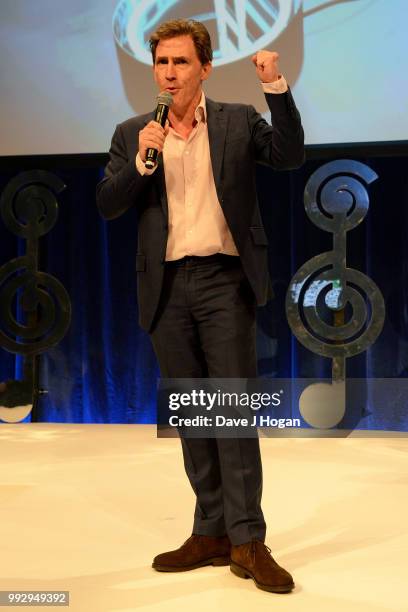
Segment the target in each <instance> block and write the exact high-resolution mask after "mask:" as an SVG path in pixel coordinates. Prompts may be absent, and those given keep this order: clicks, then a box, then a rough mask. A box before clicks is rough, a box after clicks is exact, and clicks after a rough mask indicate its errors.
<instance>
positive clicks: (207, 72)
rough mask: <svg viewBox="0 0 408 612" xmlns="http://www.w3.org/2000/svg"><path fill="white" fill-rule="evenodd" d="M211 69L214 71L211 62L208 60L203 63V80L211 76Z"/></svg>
mask: <svg viewBox="0 0 408 612" xmlns="http://www.w3.org/2000/svg"><path fill="white" fill-rule="evenodd" d="M211 71H212V63H211V62H207V63H206V64H203V65H202V67H201V80H202V81H206V80H207V79H208V77H209V76H210V74H211Z"/></svg>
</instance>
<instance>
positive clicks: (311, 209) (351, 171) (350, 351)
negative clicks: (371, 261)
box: [286, 160, 385, 426]
mask: <svg viewBox="0 0 408 612" xmlns="http://www.w3.org/2000/svg"><path fill="white" fill-rule="evenodd" d="M377 178H378V177H377V175H376V173H375V172H373V170H371V168H369V167H368V166H366V165H364V164H362V163H360V162H356V161H351V160H337V161H333V162H330V163H328V164H325V165H324V166H322V167H321V168H319V169H318V170H317V171H316V172H314V174H312V176H311V177H310V179H309V180H308V182H307V185H306V187H305V191H304V205H305V210H306V213H307V215H308V217H309V218H310V220H311V221H312V222H313V223H314V224H315V225H317V226H318V227H319V228H321V229H322V230H324V231H327V232H330V233H332V234H333V249H332V250H331V251H328V252H326V253H321V254H319V255H316V256H315V257H313V258H312V259H310V260H309V261H307V262H306V263H305V264H304V265H303V266H302V267H301V268H299V270H298V271H297V272H296V273H295V275H294V276H293V278H292V280H291V282H290V285H289V288H288V291H287V294H286V313H287V318H288V322H289V325H290V327H291V329H292V332H293V334H294V335H295V336H296V337H297V339H298V340H299V342H301V343H302V344H303V345H304V346H305V347H306V348H308V349H310V350H311V351H313V352H314V353H317V354H319V355H322V356H324V357H330V358H332V376H333V383H344V381H345V359H346V358H347V357H351V356H353V355H357V354H358V353H361V352H362V351H365V350H366V349H367V348H368V347H369V346H370V345H371V344H372V343H373V342H375V340H376V338H377V337H378V335H379V334H380V332H381V330H382V327H383V324H384V318H385V306H384V299H383V296H382V294H381V292H380V290H379V289H378V287H377V285H376V284H375V283H374V281H373V280H372V279H370V278H369V277H368V276H366V275H365V274H363V273H362V272H360V271H358V270H355V269H353V268H348V267H347V265H346V247H347V245H346V234H347V232H348V231H350V230H352V229H353V228H355V227H356V226H357V225H359V224H360V223H361V222H362V221H363V219H364V217H365V216H366V214H367V212H368V208H369V197H368V193H367V189H366V187H367V185H370V184H371V183H372V182H373V181H375V180H376V179H377ZM338 389H339V386H337V390H338ZM305 391H307V389H306V390H305ZM343 396H344V389H343V390H342V391H341V392H340V395H338V398H337V399H339V398H340V400H339V401H341V402H343V399H344V397H343ZM341 398H343V399H341ZM313 402H314V403H315V405H316V403H318V402H317V401H316V398H314V399H313ZM326 405H327V402H326ZM342 416H344V406H343V408H342V410H340V411H338V413H337V416H336V417H335V418H333V420H332V422H331V423H332V424H331V425H327V423H329V422H330V419H329V420H328V421H327V419H326V417H327V413H326V414H325V418H324V419H323V420H324V421H325V423H326V425H325V426H333V424H337V423H338V422H340V420H341V418H342ZM320 417H322V415H320ZM339 417H341V418H339ZM306 420H308V419H306ZM314 420H316V419H314ZM317 420H318V421H319V418H317ZM320 420H321V418H320ZM333 421H335V422H333ZM308 422H310V420H309V421H308Z"/></svg>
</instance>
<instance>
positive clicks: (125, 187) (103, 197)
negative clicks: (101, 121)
mask: <svg viewBox="0 0 408 612" xmlns="http://www.w3.org/2000/svg"><path fill="white" fill-rule="evenodd" d="M133 137H134V134H133ZM136 138H137V134H136ZM128 150H129V147H127V146H126V142H125V137H124V134H123V128H122V126H121V125H117V126H116V129H115V132H114V134H113V137H112V143H111V147H110V150H109V163H108V164H107V166H106V168H105V177H104V178H103V179H102V181H101V182H100V183H99V184H98V185H97V187H96V201H97V204H98V208H99V211H100V213H101V215H102V216H103V217H104V218H105V219H115V218H116V217H119V215H121V214H122V213H124V212H125V211H126V210H127V209H128V208H130V206H132V205H134V204H135V203H136V204H137V202H138V201H140V196H141V195H142V194H143V191H144V190H145V188H146V187H147V185H148V184H149V182H150V180H151V177H150V176H148V175H145V176H141V174H140V173H139V172H138V171H137V168H136V164H135V159H133V156H132V158H131V159H129V154H128Z"/></svg>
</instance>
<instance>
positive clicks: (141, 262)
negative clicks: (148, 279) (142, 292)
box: [136, 253, 146, 272]
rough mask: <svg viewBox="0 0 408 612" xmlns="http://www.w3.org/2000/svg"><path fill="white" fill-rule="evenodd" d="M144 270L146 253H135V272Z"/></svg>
mask: <svg viewBox="0 0 408 612" xmlns="http://www.w3.org/2000/svg"><path fill="white" fill-rule="evenodd" d="M145 270H146V255H140V254H139V253H138V254H137V255H136V272H144V271H145Z"/></svg>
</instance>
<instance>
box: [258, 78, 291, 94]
mask: <svg viewBox="0 0 408 612" xmlns="http://www.w3.org/2000/svg"><path fill="white" fill-rule="evenodd" d="M261 85H262V89H263V90H264V93H272V94H282V93H285V92H286V91H288V84H287V82H286V79H285V77H284V76H283V75H282V74H280V75H279V78H278V79H276V81H270V82H268V83H264V82H261Z"/></svg>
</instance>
